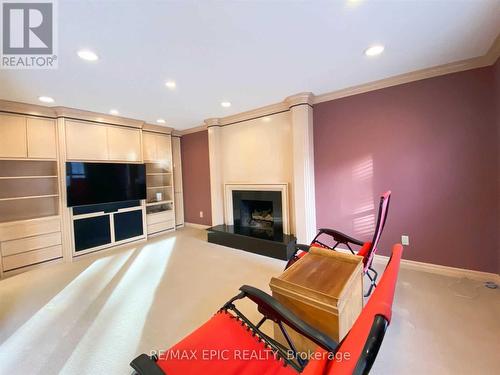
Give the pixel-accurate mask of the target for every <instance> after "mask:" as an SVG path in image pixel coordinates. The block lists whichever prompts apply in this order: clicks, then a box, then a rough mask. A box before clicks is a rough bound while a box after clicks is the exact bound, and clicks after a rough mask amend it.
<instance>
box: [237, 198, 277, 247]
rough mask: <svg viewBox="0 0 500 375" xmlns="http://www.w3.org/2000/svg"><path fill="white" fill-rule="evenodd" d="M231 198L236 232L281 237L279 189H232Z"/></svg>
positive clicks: (270, 237) (254, 235)
mask: <svg viewBox="0 0 500 375" xmlns="http://www.w3.org/2000/svg"><path fill="white" fill-rule="evenodd" d="M232 200H233V224H234V227H235V231H236V232H239V233H242V234H246V235H249V236H253V237H261V238H269V239H272V238H282V237H283V214H282V212H283V209H282V207H281V206H282V203H281V202H282V200H281V192H280V191H259V190H233V191H232Z"/></svg>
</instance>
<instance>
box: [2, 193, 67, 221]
mask: <svg viewBox="0 0 500 375" xmlns="http://www.w3.org/2000/svg"><path fill="white" fill-rule="evenodd" d="M58 202H59V197H58V196H57V195H54V196H33V197H29V198H19V199H11V200H0V222H2V223H4V222H8V221H18V220H27V219H36V218H40V217H47V216H56V215H58V213H59V212H58V206H59V205H58Z"/></svg>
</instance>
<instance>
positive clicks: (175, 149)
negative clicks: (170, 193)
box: [172, 137, 182, 193]
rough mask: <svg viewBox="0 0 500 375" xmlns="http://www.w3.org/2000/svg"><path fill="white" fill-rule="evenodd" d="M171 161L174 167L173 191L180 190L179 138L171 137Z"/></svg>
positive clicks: (180, 162)
mask: <svg viewBox="0 0 500 375" xmlns="http://www.w3.org/2000/svg"><path fill="white" fill-rule="evenodd" d="M172 162H173V167H174V191H175V192H176V193H178V192H182V161H181V139H180V138H179V137H172Z"/></svg>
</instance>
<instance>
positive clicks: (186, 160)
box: [181, 131, 212, 225]
mask: <svg viewBox="0 0 500 375" xmlns="http://www.w3.org/2000/svg"><path fill="white" fill-rule="evenodd" d="M181 157H182V189H183V193H184V220H185V221H186V222H187V223H195V224H202V225H212V208H211V199H210V163H209V159H208V131H201V132H196V133H191V134H187V135H184V136H182V137H181ZM200 211H203V218H201V217H200Z"/></svg>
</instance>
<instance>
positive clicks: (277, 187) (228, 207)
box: [224, 183, 290, 234]
mask: <svg viewBox="0 0 500 375" xmlns="http://www.w3.org/2000/svg"><path fill="white" fill-rule="evenodd" d="M233 190H243V191H279V192H281V212H282V215H283V233H285V234H290V215H289V212H290V208H289V207H288V202H289V200H288V184H286V183H281V184H232V183H228V184H224V202H225V204H224V209H225V223H226V225H233V224H234V218H233Z"/></svg>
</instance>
